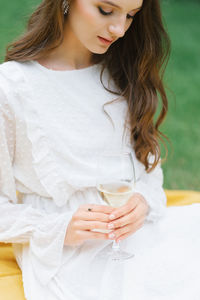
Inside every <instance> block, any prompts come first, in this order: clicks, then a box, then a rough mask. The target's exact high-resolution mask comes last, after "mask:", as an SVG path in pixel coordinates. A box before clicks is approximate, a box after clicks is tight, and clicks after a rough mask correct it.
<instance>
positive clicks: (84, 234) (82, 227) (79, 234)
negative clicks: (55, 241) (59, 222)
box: [64, 203, 115, 246]
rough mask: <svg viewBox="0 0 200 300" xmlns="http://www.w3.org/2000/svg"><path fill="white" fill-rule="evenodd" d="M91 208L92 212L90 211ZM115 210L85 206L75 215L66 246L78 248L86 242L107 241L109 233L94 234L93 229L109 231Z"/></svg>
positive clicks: (101, 206)
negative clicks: (110, 216)
mask: <svg viewBox="0 0 200 300" xmlns="http://www.w3.org/2000/svg"><path fill="white" fill-rule="evenodd" d="M88 208H91V209H92V211H88ZM114 209H115V208H113V207H111V206H107V205H96V204H88V203H87V204H83V205H81V206H80V207H79V208H78V210H77V211H76V212H75V213H74V214H73V216H72V219H71V221H70V223H69V224H68V227H67V232H66V236H65V242H64V245H70V246H77V245H81V244H83V242H84V241H86V240H91V239H100V240H107V239H109V238H108V234H107V233H100V232H93V231H91V230H92V229H101V230H108V223H109V222H110V219H109V215H110V214H111V213H112V212H113V210H114Z"/></svg>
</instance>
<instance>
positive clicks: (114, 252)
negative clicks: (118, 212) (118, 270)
mask: <svg viewBox="0 0 200 300" xmlns="http://www.w3.org/2000/svg"><path fill="white" fill-rule="evenodd" d="M134 185H135V169H134V163H133V157H132V154H131V152H121V153H118V154H102V155H100V156H99V157H98V159H97V179H96V188H97V190H98V192H99V195H100V196H101V198H102V199H103V200H104V201H105V202H106V203H107V204H108V205H110V206H112V207H120V206H122V205H124V204H126V202H127V201H128V200H129V199H130V197H131V195H132V194H133V193H134ZM99 231H100V230H99ZM110 231H111V230H109V231H107V230H105V233H108V232H110ZM100 232H104V231H103V230H101V231H100ZM108 255H110V256H111V259H112V260H125V259H129V258H132V257H134V254H132V253H127V252H125V251H123V250H121V249H120V246H119V242H118V243H117V242H116V241H115V240H114V241H113V244H112V248H111V249H110V250H109V251H108Z"/></svg>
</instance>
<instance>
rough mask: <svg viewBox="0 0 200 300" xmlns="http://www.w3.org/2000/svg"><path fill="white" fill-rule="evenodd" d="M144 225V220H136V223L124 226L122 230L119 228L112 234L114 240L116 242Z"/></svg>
mask: <svg viewBox="0 0 200 300" xmlns="http://www.w3.org/2000/svg"><path fill="white" fill-rule="evenodd" d="M143 224H144V218H142V219H140V220H138V221H137V222H136V223H133V224H129V225H126V226H124V227H122V228H119V229H117V230H115V231H114V232H113V234H114V235H115V237H114V239H115V240H118V239H119V238H120V237H121V236H123V235H125V234H127V233H130V234H133V233H135V232H136V231H137V230H138V229H139V228H140V227H141V226H142V225H143Z"/></svg>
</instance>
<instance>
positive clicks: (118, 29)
mask: <svg viewBox="0 0 200 300" xmlns="http://www.w3.org/2000/svg"><path fill="white" fill-rule="evenodd" d="M109 31H110V33H111V34H112V36H115V37H122V36H124V34H125V31H126V19H125V18H124V17H123V16H122V17H121V18H118V19H117V20H116V22H115V24H112V25H110V27H109Z"/></svg>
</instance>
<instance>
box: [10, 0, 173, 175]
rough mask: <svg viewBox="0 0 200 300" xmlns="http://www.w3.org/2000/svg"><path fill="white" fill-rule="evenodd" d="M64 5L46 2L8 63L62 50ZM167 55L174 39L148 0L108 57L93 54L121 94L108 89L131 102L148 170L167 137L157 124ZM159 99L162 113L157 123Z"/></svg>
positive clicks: (134, 138) (132, 123)
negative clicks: (58, 48)
mask: <svg viewBox="0 0 200 300" xmlns="http://www.w3.org/2000/svg"><path fill="white" fill-rule="evenodd" d="M72 1H73V0H72ZM62 4H63V0H57V1H55V0H43V1H42V3H41V4H40V5H39V6H38V7H37V8H36V10H35V11H34V12H33V14H32V15H31V17H30V18H29V21H28V24H27V31H26V32H25V34H23V36H22V37H21V38H19V39H18V40H16V41H14V42H13V43H11V44H10V45H8V47H7V51H6V57H5V61H9V60H16V61H28V60H32V59H39V58H41V57H42V56H44V55H46V54H47V53H48V52H50V51H51V50H52V49H54V48H56V47H58V46H59V45H60V44H61V43H62V41H63V31H64V22H65V17H64V15H63V8H62ZM169 53H170V40H169V37H168V35H167V33H166V31H165V29H164V26H163V22H162V14H161V9H160V3H159V0H144V1H143V7H142V9H141V11H139V12H138V13H137V14H136V15H135V18H134V19H133V22H132V24H131V26H130V27H129V29H128V30H127V32H126V33H125V35H124V36H123V37H122V38H119V39H118V40H117V41H116V42H115V43H113V44H111V46H110V47H109V48H108V50H107V52H106V53H104V54H92V61H93V62H94V63H98V62H102V71H101V81H102V73H103V70H104V69H105V68H107V69H108V70H109V74H110V76H111V78H112V79H113V80H114V83H115V84H116V86H117V87H118V88H119V90H120V93H117V92H116V91H111V90H109V89H108V90H109V91H110V92H112V93H114V94H117V95H120V96H123V97H124V98H125V99H126V101H127V103H128V115H129V128H130V133H131V143H132V146H133V148H134V150H135V154H136V157H137V158H138V160H139V161H141V162H142V163H143V164H144V165H145V169H146V170H147V172H150V171H152V170H153V169H154V168H155V167H156V165H157V164H158V162H159V159H160V156H161V150H160V145H159V141H160V140H161V141H163V137H165V136H164V135H163V134H162V133H161V132H160V130H159V126H160V124H161V123H162V122H163V120H164V118H165V116H166V113H167V110H168V101H167V96H166V92H165V89H164V85H163V74H164V70H165V68H166V64H167V62H168V58H169ZM104 87H105V86H104ZM105 88H106V87H105ZM159 96H160V99H161V109H160V112H159V115H158V117H157V119H156V120H154V117H155V113H156V111H157V108H158V103H159ZM149 154H152V155H153V156H154V161H153V163H152V162H151V163H150V162H149Z"/></svg>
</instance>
